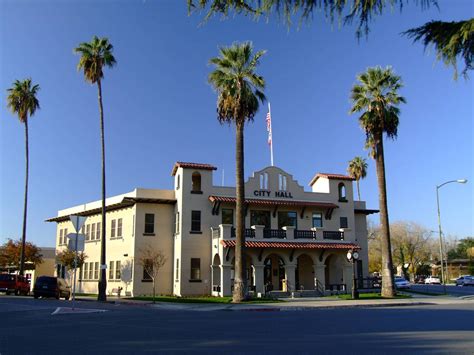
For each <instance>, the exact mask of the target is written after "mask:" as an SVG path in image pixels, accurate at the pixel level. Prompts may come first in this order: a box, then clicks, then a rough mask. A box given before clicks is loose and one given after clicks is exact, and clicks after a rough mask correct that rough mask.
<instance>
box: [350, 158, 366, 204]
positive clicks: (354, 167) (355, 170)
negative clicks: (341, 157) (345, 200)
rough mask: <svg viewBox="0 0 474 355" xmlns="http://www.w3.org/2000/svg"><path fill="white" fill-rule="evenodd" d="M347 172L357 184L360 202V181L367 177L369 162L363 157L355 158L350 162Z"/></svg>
mask: <svg viewBox="0 0 474 355" xmlns="http://www.w3.org/2000/svg"><path fill="white" fill-rule="evenodd" d="M347 172H348V173H349V175H350V176H352V177H353V178H354V179H355V180H356V183H357V195H358V196H359V201H360V187H359V180H360V179H363V178H365V177H366V176H367V160H366V159H365V158H362V157H355V158H354V159H352V160H351V161H350V162H349V166H348V167H347Z"/></svg>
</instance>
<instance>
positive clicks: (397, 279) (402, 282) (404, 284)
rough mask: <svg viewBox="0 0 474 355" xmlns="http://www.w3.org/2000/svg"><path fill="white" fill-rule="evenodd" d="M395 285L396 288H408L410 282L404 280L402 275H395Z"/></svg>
mask: <svg viewBox="0 0 474 355" xmlns="http://www.w3.org/2000/svg"><path fill="white" fill-rule="evenodd" d="M395 286H396V287H397V288H398V289H402V288H410V283H409V282H408V281H407V280H405V278H404V277H401V276H395Z"/></svg>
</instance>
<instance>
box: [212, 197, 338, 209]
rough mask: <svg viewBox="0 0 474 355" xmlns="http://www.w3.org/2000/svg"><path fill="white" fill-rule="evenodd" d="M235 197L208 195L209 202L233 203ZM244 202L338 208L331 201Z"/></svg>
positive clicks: (265, 204) (262, 200)
mask: <svg viewBox="0 0 474 355" xmlns="http://www.w3.org/2000/svg"><path fill="white" fill-rule="evenodd" d="M236 200H237V199H236V198H235V197H229V196H215V195H211V196H209V201H211V202H228V203H235V202H236ZM245 203H247V204H249V205H261V206H302V207H320V208H327V209H332V208H338V207H339V206H338V205H336V204H334V203H331V202H317V201H295V200H268V199H260V198H258V199H257V198H246V199H245Z"/></svg>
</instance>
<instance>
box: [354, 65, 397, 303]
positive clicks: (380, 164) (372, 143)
mask: <svg viewBox="0 0 474 355" xmlns="http://www.w3.org/2000/svg"><path fill="white" fill-rule="evenodd" d="M357 80H358V81H359V82H360V84H356V85H354V87H353V88H352V90H351V100H352V105H353V106H352V108H351V111H350V113H351V114H353V113H356V112H362V115H361V116H360V117H359V123H360V125H361V127H362V128H363V129H364V131H365V134H366V148H369V149H370V150H371V153H370V154H371V156H372V158H374V159H375V164H376V171H377V184H378V188H379V205H380V227H381V232H382V296H384V297H394V296H395V288H394V283H393V262H392V252H391V243H390V230H389V221H388V208H387V187H386V183H385V159H384V152H383V135H384V133H385V135H386V136H387V137H388V138H392V139H395V138H396V137H397V129H398V121H399V117H398V116H399V114H400V109H399V108H398V107H397V106H398V105H399V104H400V103H405V102H406V101H405V98H403V97H402V96H399V95H398V90H399V89H400V88H402V83H401V78H400V77H399V76H397V75H395V74H394V73H393V71H392V69H391V68H390V67H387V68H385V69H382V68H381V67H374V68H369V69H367V72H366V73H362V74H359V75H358V77H357Z"/></svg>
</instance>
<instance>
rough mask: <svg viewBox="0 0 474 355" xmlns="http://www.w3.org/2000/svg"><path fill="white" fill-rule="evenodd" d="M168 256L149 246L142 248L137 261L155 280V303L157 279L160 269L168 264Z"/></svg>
mask: <svg viewBox="0 0 474 355" xmlns="http://www.w3.org/2000/svg"><path fill="white" fill-rule="evenodd" d="M167 260H168V258H167V257H166V256H165V254H164V253H163V252H162V251H161V250H159V249H154V248H152V247H150V246H147V247H146V248H145V249H140V251H139V256H138V259H137V263H138V264H139V265H141V266H142V267H143V270H144V271H145V273H146V274H147V275H148V277H150V278H151V279H152V281H153V303H155V290H156V280H157V278H158V273H159V271H160V269H161V268H162V267H163V266H164V265H165V264H166V261H167Z"/></svg>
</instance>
